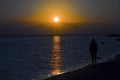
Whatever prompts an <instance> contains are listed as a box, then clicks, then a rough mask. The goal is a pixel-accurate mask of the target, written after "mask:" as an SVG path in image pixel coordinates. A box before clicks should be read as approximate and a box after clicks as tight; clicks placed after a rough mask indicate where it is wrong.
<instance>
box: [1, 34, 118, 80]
mask: <svg viewBox="0 0 120 80" xmlns="http://www.w3.org/2000/svg"><path fill="white" fill-rule="evenodd" d="M92 38H94V39H95V40H96V42H97V44H98V52H97V63H101V62H106V61H109V60H112V59H114V57H115V56H116V55H117V54H120V42H119V41H116V40H115V39H116V38H118V37H108V36H103V35H102V36H101V35H99V36H91V35H89V36H83V35H71V36H70V35H69V36H59V35H54V36H53V35H52V36H12V37H10V36H9V37H8V36H2V37H0V80H42V79H44V78H47V77H51V76H55V75H59V74H63V73H66V72H69V71H73V70H77V69H79V68H82V67H85V66H87V65H90V64H91V56H90V52H89V44H90V41H91V39H92ZM119 38H120V37H119Z"/></svg>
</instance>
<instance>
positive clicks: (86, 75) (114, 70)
mask: <svg viewBox="0 0 120 80" xmlns="http://www.w3.org/2000/svg"><path fill="white" fill-rule="evenodd" d="M119 73H120V55H117V56H116V57H115V58H114V59H113V60H111V61H107V62H104V63H99V64H95V65H88V66H86V67H84V68H82V69H78V70H75V71H72V72H67V73H64V74H61V75H57V76H53V77H50V78H47V79H44V80H120V74H119Z"/></svg>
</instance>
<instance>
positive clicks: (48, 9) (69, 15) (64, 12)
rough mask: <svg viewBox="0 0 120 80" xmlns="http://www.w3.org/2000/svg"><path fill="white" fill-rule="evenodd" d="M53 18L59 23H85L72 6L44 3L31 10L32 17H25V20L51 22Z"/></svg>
mask: <svg viewBox="0 0 120 80" xmlns="http://www.w3.org/2000/svg"><path fill="white" fill-rule="evenodd" d="M61 5H62V6H61ZM55 16H58V17H59V18H60V22H65V23H71V22H72V23H77V22H79V23H84V22H87V20H86V19H85V18H84V17H83V16H80V14H77V12H76V10H75V8H74V6H72V5H70V4H67V5H66V4H64V3H45V4H44V5H40V6H37V7H35V9H34V10H33V13H32V15H31V16H29V17H27V18H26V20H27V21H32V22H35V23H41V22H53V18H54V17H55Z"/></svg>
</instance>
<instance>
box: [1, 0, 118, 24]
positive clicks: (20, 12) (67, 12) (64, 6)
mask: <svg viewBox="0 0 120 80" xmlns="http://www.w3.org/2000/svg"><path fill="white" fill-rule="evenodd" d="M54 16H58V17H60V20H61V22H70V23H72V22H81V23H82V22H103V23H106V22H107V23H120V0H0V21H14V20H16V21H33V22H36V23H40V22H52V18H53V17H54Z"/></svg>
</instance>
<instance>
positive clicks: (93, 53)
mask: <svg viewBox="0 0 120 80" xmlns="http://www.w3.org/2000/svg"><path fill="white" fill-rule="evenodd" d="M89 50H90V54H91V59H92V64H96V63H97V61H96V56H97V51H98V46H97V42H96V41H95V39H92V40H91V43H90V46H89Z"/></svg>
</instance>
